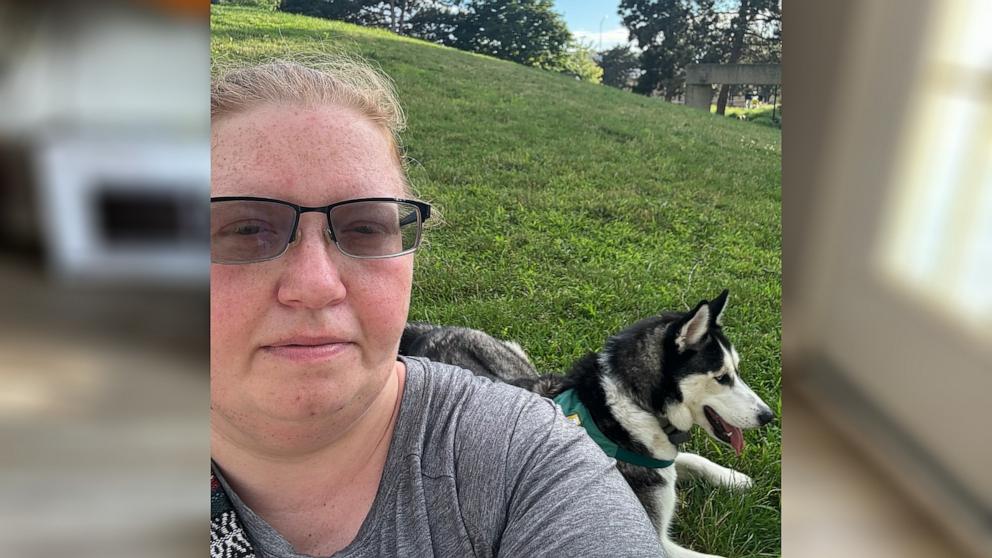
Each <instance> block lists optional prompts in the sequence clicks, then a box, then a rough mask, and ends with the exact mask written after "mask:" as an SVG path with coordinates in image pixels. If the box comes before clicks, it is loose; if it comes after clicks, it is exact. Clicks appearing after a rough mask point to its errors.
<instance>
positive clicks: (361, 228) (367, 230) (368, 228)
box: [344, 223, 386, 235]
mask: <svg viewBox="0 0 992 558" xmlns="http://www.w3.org/2000/svg"><path fill="white" fill-rule="evenodd" d="M344 232H346V233H354V234H362V235H372V234H383V233H385V232H386V230H385V228H383V227H382V226H379V225H375V224H371V223H363V224H355V225H351V226H350V227H348V228H346V229H345V231H344Z"/></svg>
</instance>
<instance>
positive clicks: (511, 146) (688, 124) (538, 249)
mask: <svg viewBox="0 0 992 558" xmlns="http://www.w3.org/2000/svg"><path fill="white" fill-rule="evenodd" d="M211 29H212V41H211V52H212V54H213V56H214V57H215V59H257V58H263V57H267V56H272V55H279V54H284V55H285V54H287V53H292V52H296V51H300V50H305V51H312V50H315V49H325V50H327V49H336V50H344V51H348V52H353V53H358V54H361V55H362V56H364V57H366V58H368V59H370V60H373V61H375V62H377V63H378V64H380V65H381V66H382V68H383V69H384V70H385V71H386V72H387V73H388V74H389V75H391V76H392V77H393V79H395V81H396V84H397V89H398V91H399V94H400V98H401V100H402V102H403V105H404V107H405V108H406V110H407V113H408V116H409V123H410V125H409V130H408V131H407V133H406V134H405V135H404V143H405V146H406V151H407V153H408V155H409V157H410V158H411V161H412V163H411V170H410V177H411V181H412V183H413V185H414V187H415V189H416V190H417V191H418V192H419V194H420V195H421V196H422V197H423V198H424V199H427V200H429V201H431V202H433V203H434V204H435V205H437V206H439V207H440V209H441V211H442V212H443V214H444V224H443V226H440V227H437V228H434V229H432V230H430V231H429V237H430V240H429V243H428V245H427V246H425V247H424V248H423V249H422V250H421V251H420V252H419V253H418V255H417V264H416V276H415V280H414V292H413V302H412V308H411V319H413V320H424V321H430V322H434V323H439V324H451V325H466V326H470V327H476V328H480V329H484V330H486V331H488V332H490V333H493V334H495V335H498V336H502V337H504V338H509V339H514V340H516V341H518V342H519V343H520V344H521V345H523V347H524V348H525V349H526V350H527V352H528V353H529V354H530V355H531V357H532V358H533V360H534V362H535V363H536V364H537V366H538V368H540V369H543V370H547V371H564V370H565V369H566V368H567V367H568V366H569V365H570V363H571V362H572V361H573V360H575V359H576V358H578V357H579V356H581V355H582V354H584V353H585V352H586V351H589V350H597V349H599V348H600V347H601V345H602V343H603V341H604V339H605V338H606V336H607V335H608V334H610V333H612V332H615V331H617V330H619V329H621V328H623V327H624V326H626V325H627V324H630V323H632V322H634V321H636V320H638V319H640V318H643V317H646V316H648V315H651V314H654V313H657V312H660V311H661V310H665V309H678V310H685V309H687V308H688V307H689V306H691V305H693V304H694V303H695V302H697V301H699V300H700V299H703V298H712V297H714V296H716V295H717V294H718V293H719V292H720V290H721V289H723V288H729V289H730V292H731V299H730V304H729V306H728V308H727V311H726V313H725V314H724V324H725V330H726V332H727V334H728V336H729V337H730V338H731V339H732V340H733V341H734V343H735V345H736V346H737V348H738V351H739V352H740V354H741V359H742V361H741V369H742V374H743V376H744V377H745V379H746V380H747V381H748V383H749V384H750V385H751V387H752V388H754V390H755V391H756V392H757V393H758V394H759V395H760V396H761V397H762V398H764V399H765V401H767V402H768V403H769V404H770V405H771V406H772V408H773V409H776V410H777V411H779V412H780V411H781V403H780V401H781V399H780V393H781V390H780V384H781V382H780V370H781V366H780V353H779V349H780V339H781V311H780V299H781V255H780V254H781V221H780V204H781V189H780V178H781V177H780V159H781V143H780V134H779V130H777V129H773V128H769V127H765V126H755V125H753V124H751V123H748V122H742V121H737V120H734V119H729V118H721V117H717V116H713V115H710V114H707V113H705V112H702V111H698V110H693V109H689V108H685V107H681V106H675V105H671V104H666V103H665V102H663V101H662V100H660V99H651V98H647V97H642V96H638V95H634V94H631V93H627V92H624V91H620V90H617V89H613V88H609V87H605V86H598V85H593V84H589V83H581V82H577V81H575V80H574V79H569V78H567V77H565V76H562V75H558V74H553V73H550V72H546V71H541V70H537V69H533V68H527V67H524V66H520V65H518V64H513V63H510V62H505V61H500V60H495V59H492V58H488V57H484V56H479V55H475V54H469V53H465V52H460V51H457V50H453V49H449V48H445V47H439V46H436V45H431V44H428V43H424V42H421V41H416V40H412V39H408V38H403V37H397V36H395V35H392V34H390V33H387V32H384V31H377V30H369V29H362V28H360V27H355V26H352V25H347V24H343V23H338V22H329V21H325V20H319V19H313V18H307V17H300V16H291V15H287V14H283V13H280V12H264V11H259V10H255V9H250V8H238V7H229V6H223V7H217V6H214V7H213V9H212V15H211ZM746 439H747V442H748V445H747V447H746V448H745V451H744V453H743V455H742V456H741V457H739V458H738V457H736V456H735V455H734V453H733V450H731V449H729V448H726V447H723V446H719V445H718V444H717V443H716V442H714V441H712V440H710V439H709V438H708V437H706V436H705V435H704V434H702V432H700V431H697V432H696V434H695V435H694V438H693V439H692V440H691V441H690V442H689V444H688V449H689V450H690V451H694V452H697V453H700V454H702V455H705V456H708V457H710V458H712V459H714V460H716V461H718V462H719V463H721V464H724V465H727V466H731V467H735V468H737V469H739V470H742V471H744V472H746V473H747V474H749V475H751V476H752V477H754V479H755V481H756V486H755V487H754V489H753V490H751V491H749V492H746V493H734V492H731V491H728V490H722V489H719V490H718V489H711V488H710V487H708V486H706V485H704V484H701V483H700V484H693V483H689V484H688V485H686V486H685V487H684V489H682V490H681V491H680V498H681V499H680V509H679V512H678V520H677V524H676V525H675V533H674V535H675V538H676V540H679V541H681V542H682V543H683V544H686V545H688V546H691V547H693V548H695V549H696V550H702V551H705V552H710V553H715V554H723V555H728V556H733V557H745V556H777V555H780V533H779V527H780V488H781V481H780V457H781V429H780V423H779V422H776V423H774V424H773V425H772V426H771V427H769V428H766V429H765V430H764V431H762V432H760V433H759V432H750V433H748V434H747V435H746Z"/></svg>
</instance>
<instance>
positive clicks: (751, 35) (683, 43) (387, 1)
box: [213, 0, 782, 114]
mask: <svg viewBox="0 0 992 558" xmlns="http://www.w3.org/2000/svg"><path fill="white" fill-rule="evenodd" d="M213 1H215V2H216V1H221V0H213ZM228 1H229V2H230V3H255V4H264V5H266V6H267V7H270V8H271V9H279V10H282V11H285V12H291V13H296V14H303V15H309V16H316V17H321V18H327V19H336V20H342V21H347V22H350V23H355V24H359V25H364V26H371V27H383V28H386V29H390V30H392V31H394V32H396V33H399V34H402V35H407V36H411V37H416V38H419V39H424V40H427V41H431V42H435V43H440V44H443V45H447V46H451V47H454V48H458V49H462V50H468V51H472V52H478V53H482V54H488V55H490V56H494V57H497V58H502V59H505V60H512V61H514V62H519V63H521V64H526V65H529V66H536V67H538V68H544V69H548V70H554V71H559V72H565V73H568V74H570V75H573V76H575V77H577V78H579V79H583V80H587V81H592V82H597V83H598V82H600V81H602V83H605V84H607V85H611V86H614V87H620V88H624V89H628V90H632V91H634V92H636V93H640V94H643V95H659V96H663V97H665V99H666V100H672V99H674V98H675V97H677V96H679V95H682V94H683V93H684V88H685V67H686V65H688V64H692V63H707V62H709V63H769V62H771V63H774V62H780V61H781V56H782V37H781V32H782V7H781V0H621V1H620V5H619V8H618V13H619V15H620V17H621V19H622V21H623V24H624V26H625V27H626V28H627V30H628V33H629V38H630V41H631V44H630V45H625V46H618V47H615V48H612V49H609V50H605V51H603V52H599V53H597V52H594V50H593V49H592V47H591V45H586V44H582V43H580V42H579V41H577V40H576V39H575V38H574V37H573V36H572V34H571V33H570V32H569V30H568V27H567V26H566V25H565V22H564V20H563V19H562V17H561V15H560V14H558V13H557V12H555V11H554V3H553V0H281V1H280V0H228ZM729 93H730V86H727V85H724V86H722V87H721V90H720V94H719V96H718V98H717V111H718V112H719V113H720V114H723V113H724V109H725V107H726V104H727V100H728V97H729Z"/></svg>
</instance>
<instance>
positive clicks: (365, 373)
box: [211, 61, 661, 557]
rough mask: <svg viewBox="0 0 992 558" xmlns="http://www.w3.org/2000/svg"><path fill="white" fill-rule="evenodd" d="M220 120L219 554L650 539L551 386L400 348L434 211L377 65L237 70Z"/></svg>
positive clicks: (627, 543)
mask: <svg viewBox="0 0 992 558" xmlns="http://www.w3.org/2000/svg"><path fill="white" fill-rule="evenodd" d="M211 119H212V150H211V158H212V173H213V174H212V196H213V197H212V199H211V259H212V261H213V262H214V263H213V266H212V270H211V436H212V437H211V446H212V450H211V451H212V458H213V472H214V473H215V476H212V479H211V480H212V484H213V486H212V489H213V490H212V504H213V506H212V507H213V513H212V522H211V527H212V529H211V555H223V556H228V555H252V553H254V554H255V555H259V556H293V557H297V556H329V555H336V556H429V555H437V556H472V555H475V556H496V555H499V556H536V555H542V556H558V555H561V556H564V555H582V556H595V555H603V556H605V555H610V556H616V555H618V554H619V555H622V556H648V555H651V556H659V555H661V548H660V546H659V545H658V542H657V536H656V534H655V533H654V532H653V531H652V528H651V526H650V523H649V522H648V520H647V518H646V516H645V514H644V512H643V509H642V508H641V506H640V505H639V504H638V503H637V501H636V500H635V498H634V496H633V494H632V493H631V492H630V490H629V488H628V487H627V485H626V484H625V483H624V481H623V479H622V478H621V477H620V475H619V474H618V473H617V471H616V470H615V468H614V467H613V463H612V461H611V460H609V459H608V458H607V457H606V456H605V455H603V453H602V452H601V451H600V450H599V449H598V448H597V447H596V446H595V445H594V444H592V442H591V441H590V440H588V439H587V438H586V436H585V435H584V433H583V432H582V431H581V430H580V429H578V428H576V427H573V426H571V425H569V424H568V423H567V422H566V421H565V420H564V419H563V417H562V416H561V414H560V413H559V412H557V411H556V410H555V408H554V406H553V405H552V403H551V402H549V401H547V400H544V399H541V398H539V397H537V396H535V395H533V394H530V393H528V392H525V391H522V390H517V389H515V388H512V387H509V386H506V385H499V384H492V383H489V382H488V381H486V380H482V379H478V378H475V377H473V376H472V375H471V374H470V373H468V372H467V371H464V370H461V369H457V368H453V367H449V366H444V365H439V364H435V363H432V362H429V361H426V360H420V359H412V358H400V357H398V356H397V348H398V345H399V340H400V336H401V334H402V331H403V326H404V324H405V322H406V318H407V311H408V308H409V303H410V291H411V284H412V278H413V251H414V250H415V249H416V248H417V245H418V243H419V240H420V233H421V229H422V224H423V222H424V220H426V219H428V218H429V216H430V207H429V206H428V205H427V204H425V203H423V202H417V201H413V200H411V198H413V196H412V194H411V192H410V189H409V187H408V185H407V182H406V178H405V175H404V170H403V164H402V156H401V150H400V144H399V139H398V135H397V134H398V132H399V131H400V130H401V129H402V126H403V114H402V111H401V110H400V107H399V105H398V103H397V102H396V100H395V96H394V94H393V92H392V89H391V86H390V84H389V81H388V80H387V79H386V78H385V77H384V76H382V75H381V74H379V73H377V72H376V71H374V70H372V69H370V68H369V67H368V66H365V65H362V64H360V63H355V62H349V61H335V62H333V63H328V64H326V65H324V66H322V67H321V68H320V69H315V68H308V67H304V66H301V65H298V64H294V63H288V62H274V63H268V64H263V65H259V66H255V67H250V68H244V69H240V70H236V71H232V72H229V73H227V74H225V75H223V76H221V77H219V78H217V79H216V80H215V82H214V84H213V87H212V99H211Z"/></svg>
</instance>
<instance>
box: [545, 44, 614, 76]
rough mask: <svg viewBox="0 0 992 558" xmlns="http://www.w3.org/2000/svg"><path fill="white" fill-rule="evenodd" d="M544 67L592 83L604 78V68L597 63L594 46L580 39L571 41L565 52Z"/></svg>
mask: <svg viewBox="0 0 992 558" xmlns="http://www.w3.org/2000/svg"><path fill="white" fill-rule="evenodd" d="M544 67H545V69H548V70H555V71H558V72H561V73H563V74H567V75H570V76H573V77H575V78H576V79H580V80H582V81H588V82H590V83H600V82H602V80H603V68H601V67H600V66H599V64H597V63H596V59H595V57H594V51H593V49H592V46H590V45H584V44H582V43H580V42H578V41H569V46H568V47H567V48H566V49H565V52H563V53H562V54H561V56H559V57H558V58H556V59H555V60H553V61H552V62H551V63H549V64H547V65H546V66H544Z"/></svg>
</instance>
